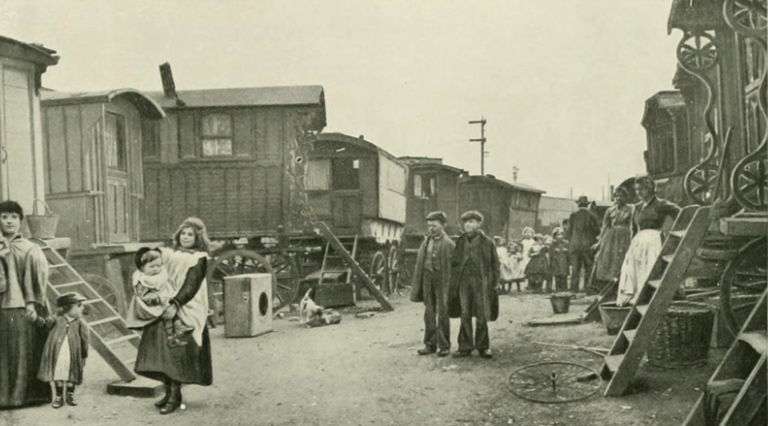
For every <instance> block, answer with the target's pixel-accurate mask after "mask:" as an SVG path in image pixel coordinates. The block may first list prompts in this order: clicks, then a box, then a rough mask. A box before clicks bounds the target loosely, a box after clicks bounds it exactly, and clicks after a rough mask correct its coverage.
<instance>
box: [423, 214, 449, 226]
mask: <svg viewBox="0 0 768 426" xmlns="http://www.w3.org/2000/svg"><path fill="white" fill-rule="evenodd" d="M426 219H427V220H439V221H440V222H443V223H446V222H448V216H447V215H446V214H445V213H444V212H432V213H430V214H428V215H427V218H426Z"/></svg>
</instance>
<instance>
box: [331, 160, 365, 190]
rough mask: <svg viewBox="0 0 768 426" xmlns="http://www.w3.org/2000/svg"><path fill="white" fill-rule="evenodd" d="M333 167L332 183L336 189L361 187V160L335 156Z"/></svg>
mask: <svg viewBox="0 0 768 426" xmlns="http://www.w3.org/2000/svg"><path fill="white" fill-rule="evenodd" d="M331 168H332V171H331V173H332V176H331V185H332V186H333V190H334V191H339V190H341V191H344V190H356V189H360V160H358V159H353V158H334V159H333V162H332V163H331Z"/></svg>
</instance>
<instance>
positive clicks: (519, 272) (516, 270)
mask: <svg viewBox="0 0 768 426" xmlns="http://www.w3.org/2000/svg"><path fill="white" fill-rule="evenodd" d="M507 251H508V253H509V265H510V268H512V280H511V281H510V283H509V290H510V291H511V290H512V283H514V284H517V291H520V283H521V282H523V281H525V270H524V269H523V252H522V250H521V249H520V246H519V245H517V244H516V243H514V242H511V243H509V248H507Z"/></svg>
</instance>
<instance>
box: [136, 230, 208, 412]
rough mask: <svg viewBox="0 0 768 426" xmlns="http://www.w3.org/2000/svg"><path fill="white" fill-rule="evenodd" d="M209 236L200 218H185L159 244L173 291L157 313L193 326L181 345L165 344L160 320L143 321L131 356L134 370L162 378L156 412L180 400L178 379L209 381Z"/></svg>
mask: <svg viewBox="0 0 768 426" xmlns="http://www.w3.org/2000/svg"><path fill="white" fill-rule="evenodd" d="M209 250H210V241H209V240H208V234H207V232H206V229H205V224H203V222H202V221H201V220H200V219H197V218H189V219H187V220H185V221H184V223H182V224H181V226H179V229H178V230H177V231H176V233H175V234H174V235H173V249H162V254H163V264H164V265H165V266H166V268H167V269H168V275H169V276H170V279H171V282H172V283H173V286H174V290H175V291H176V295H175V296H174V297H173V298H172V299H171V300H170V303H169V305H168V307H167V308H166V309H165V311H164V313H163V316H162V318H163V319H165V320H170V319H172V318H173V317H174V316H176V315H178V317H179V318H180V319H181V320H182V321H183V322H184V324H188V325H189V326H191V327H192V328H193V330H192V332H191V333H188V334H187V335H186V336H185V338H184V339H185V340H184V343H185V344H184V345H180V346H175V347H169V346H168V337H167V336H166V330H165V327H164V326H163V321H154V322H152V323H150V324H148V325H146V326H145V327H144V332H143V333H142V335H141V342H140V343H139V353H138V355H137V358H136V373H138V374H140V375H142V376H145V377H148V378H150V379H154V380H158V381H162V382H163V383H165V386H166V392H165V396H164V397H163V398H162V399H161V400H159V401H157V402H156V403H155V406H156V407H158V408H160V414H170V413H173V412H174V411H176V409H177V408H179V406H180V405H181V402H182V397H181V385H182V384H196V385H202V386H209V385H210V384H211V383H213V371H212V366H211V341H210V338H209V337H208V328H207V327H206V319H207V317H208V290H207V286H206V284H205V274H206V266H207V259H208V255H207V253H208V251H209Z"/></svg>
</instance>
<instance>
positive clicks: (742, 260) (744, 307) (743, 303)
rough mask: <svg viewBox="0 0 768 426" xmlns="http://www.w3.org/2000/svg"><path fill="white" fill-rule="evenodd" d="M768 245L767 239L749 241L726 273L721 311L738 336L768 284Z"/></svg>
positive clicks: (722, 289) (727, 267)
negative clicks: (767, 279) (767, 250)
mask: <svg viewBox="0 0 768 426" xmlns="http://www.w3.org/2000/svg"><path fill="white" fill-rule="evenodd" d="M766 249H768V245H767V244H766V239H765V238H758V239H755V240H752V241H750V242H749V243H747V244H746V245H745V246H744V247H742V248H741V250H739V254H738V255H737V256H736V258H735V259H733V260H732V261H731V262H730V263H729V264H728V266H726V267H725V271H724V272H723V277H722V281H721V283H720V310H721V311H722V315H723V319H724V320H725V323H726V325H727V326H728V329H729V330H730V331H731V332H732V333H733V334H734V335H736V334H737V333H738V332H739V330H740V329H741V326H742V325H743V323H744V320H745V319H746V318H747V316H748V315H749V313H750V312H751V311H752V308H754V306H755V304H757V302H758V300H759V298H760V296H761V295H762V294H763V292H764V291H765V289H766V286H767V285H768V282H767V281H766V277H767V276H768V254H766Z"/></svg>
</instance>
